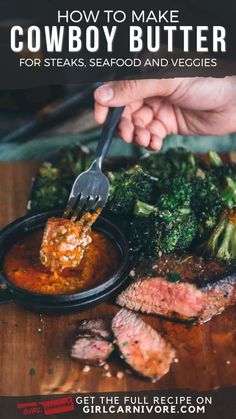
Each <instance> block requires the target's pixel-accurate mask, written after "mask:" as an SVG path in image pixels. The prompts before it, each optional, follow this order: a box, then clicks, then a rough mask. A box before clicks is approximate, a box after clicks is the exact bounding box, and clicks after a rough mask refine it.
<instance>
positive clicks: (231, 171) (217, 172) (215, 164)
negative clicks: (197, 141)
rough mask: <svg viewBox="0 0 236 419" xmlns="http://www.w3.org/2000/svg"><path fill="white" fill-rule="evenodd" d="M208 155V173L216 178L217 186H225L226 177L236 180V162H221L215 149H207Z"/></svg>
mask: <svg viewBox="0 0 236 419" xmlns="http://www.w3.org/2000/svg"><path fill="white" fill-rule="evenodd" d="M208 157H209V162H210V169H211V170H210V173H212V175H213V176H215V178H216V179H217V182H218V184H219V187H221V188H224V187H225V186H227V184H228V182H227V178H231V179H232V180H233V181H234V182H236V163H223V161H222V159H221V157H220V156H219V154H217V153H216V152H215V151H209V153H208Z"/></svg>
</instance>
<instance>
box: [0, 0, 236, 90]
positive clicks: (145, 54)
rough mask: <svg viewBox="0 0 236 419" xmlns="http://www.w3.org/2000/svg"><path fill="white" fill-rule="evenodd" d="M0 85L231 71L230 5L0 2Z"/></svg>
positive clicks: (235, 52) (234, 7) (234, 63)
mask: <svg viewBox="0 0 236 419" xmlns="http://www.w3.org/2000/svg"><path fill="white" fill-rule="evenodd" d="M1 3H2V6H1V21H0V35H1V36H0V54H1V78H0V88H14V89H15V88H27V87H32V86H39V85H50V84H66V83H71V84H72V83H86V82H87V83H89V82H95V81H103V80H111V79H124V78H144V79H145V78H163V77H165V78H167V77H193V76H212V77H224V76H226V75H234V74H236V46H235V39H236V25H235V21H234V19H235V13H236V4H235V3H234V2H233V1H232V2H231V1H230V0H224V2H221V5H217V4H216V2H215V1H204V2H199V1H196V0H185V1H180V0H172V1H171V0H160V1H158V2H156V1H151V0H146V1H145V2H144V3H143V6H142V5H140V3H139V5H138V3H137V2H134V1H129V2H122V1H120V2H119V4H117V3H111V2H108V1H99V2H96V3H95V2H94V1H91V0H86V1H84V0H81V1H79V2H78V1H74V0H68V1H66V2H65V1H62V0H40V1H38V2H36V1H33V2H32V0H21V1H17V2H16V1H14V0H2V1H1Z"/></svg>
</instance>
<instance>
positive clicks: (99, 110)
mask: <svg viewBox="0 0 236 419" xmlns="http://www.w3.org/2000/svg"><path fill="white" fill-rule="evenodd" d="M107 114H108V108H107V107H106V106H102V105H100V103H97V102H95V106H94V118H95V121H96V122H97V123H98V124H103V123H104V121H105V119H106V117H107Z"/></svg>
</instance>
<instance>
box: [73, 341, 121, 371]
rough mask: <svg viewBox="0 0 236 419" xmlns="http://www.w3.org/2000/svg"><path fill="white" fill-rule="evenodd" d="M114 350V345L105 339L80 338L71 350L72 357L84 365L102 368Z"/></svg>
mask: <svg viewBox="0 0 236 419" xmlns="http://www.w3.org/2000/svg"><path fill="white" fill-rule="evenodd" d="M113 350H114V346H113V344H112V343H111V342H108V341H106V340H104V339H99V338H92V337H79V338H78V339H77V340H76V341H75V343H74V345H73V346H72V348H71V357H72V358H76V359H78V360H79V361H80V362H82V363H84V364H89V365H98V366H101V365H103V364H104V363H105V361H106V359H107V358H108V357H109V356H110V355H111V353H112V352H113Z"/></svg>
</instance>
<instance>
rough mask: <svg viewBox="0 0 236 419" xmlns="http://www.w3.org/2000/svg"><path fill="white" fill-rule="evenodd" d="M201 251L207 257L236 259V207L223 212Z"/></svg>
mask: <svg viewBox="0 0 236 419" xmlns="http://www.w3.org/2000/svg"><path fill="white" fill-rule="evenodd" d="M201 250H203V252H204V253H205V254H206V255H207V256H213V257H216V258H219V259H225V260H231V259H236V207H234V208H231V209H225V210H224V211H223V212H222V214H221V217H220V219H219V222H218V224H217V225H216V227H215V228H214V230H213V232H212V234H211V236H210V238H209V239H208V240H207V241H206V243H204V245H203V246H201Z"/></svg>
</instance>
